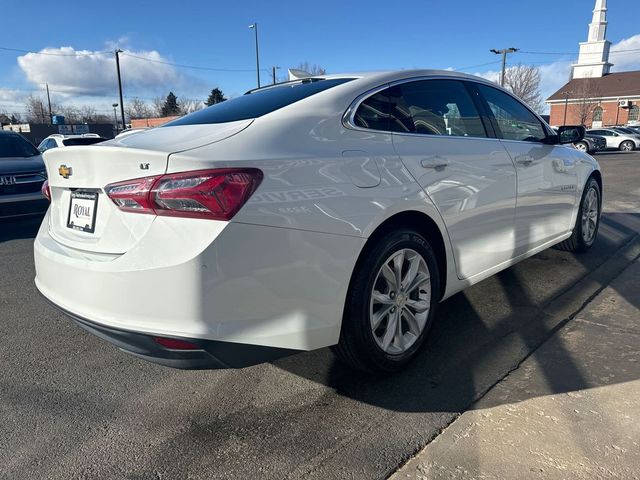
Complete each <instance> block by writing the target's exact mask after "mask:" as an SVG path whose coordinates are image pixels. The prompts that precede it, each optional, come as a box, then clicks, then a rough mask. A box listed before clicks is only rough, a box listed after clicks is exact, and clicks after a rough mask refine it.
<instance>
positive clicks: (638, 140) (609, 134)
mask: <svg viewBox="0 0 640 480" xmlns="http://www.w3.org/2000/svg"><path fill="white" fill-rule="evenodd" d="M587 135H589V136H592V135H599V136H601V137H604V138H605V139H606V140H607V149H616V150H620V151H621V152H631V151H633V150H637V149H639V148H640V137H639V136H637V135H633V134H628V133H624V132H621V131H617V130H616V128H598V129H592V130H587Z"/></svg>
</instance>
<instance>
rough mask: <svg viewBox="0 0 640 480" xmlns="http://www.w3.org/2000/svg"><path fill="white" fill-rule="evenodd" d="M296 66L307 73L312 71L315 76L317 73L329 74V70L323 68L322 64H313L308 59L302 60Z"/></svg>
mask: <svg viewBox="0 0 640 480" xmlns="http://www.w3.org/2000/svg"><path fill="white" fill-rule="evenodd" d="M296 68H297V69H298V70H302V71H305V72H307V73H310V74H311V75H313V76H315V75H326V74H327V70H326V69H324V68H322V67H321V66H320V65H318V64H315V63H314V64H313V65H311V64H310V63H309V62H306V61H305V62H302V63H301V64H300V65H298V66H297V67H296Z"/></svg>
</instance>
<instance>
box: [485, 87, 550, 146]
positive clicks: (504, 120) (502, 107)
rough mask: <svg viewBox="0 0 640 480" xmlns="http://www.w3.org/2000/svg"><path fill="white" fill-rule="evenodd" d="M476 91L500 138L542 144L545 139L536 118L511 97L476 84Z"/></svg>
mask: <svg viewBox="0 0 640 480" xmlns="http://www.w3.org/2000/svg"><path fill="white" fill-rule="evenodd" d="M478 89H479V90H480V93H481V94H482V96H483V97H484V99H485V100H486V101H487V103H488V104H489V108H490V109H491V112H492V113H493V116H494V117H495V119H496V122H497V124H498V128H499V129H500V132H501V133H502V138H504V139H506V140H519V141H525V142H542V141H544V140H545V139H546V138H547V134H546V132H545V129H544V127H543V126H542V123H540V121H539V120H538V118H537V117H536V116H535V115H534V114H533V113H531V111H530V110H529V109H528V108H527V107H525V106H524V105H523V104H522V103H520V102H519V101H518V100H516V99H515V98H513V97H512V96H511V95H508V94H506V93H504V92H502V91H500V90H498V89H497V88H493V87H490V86H488V85H483V84H478Z"/></svg>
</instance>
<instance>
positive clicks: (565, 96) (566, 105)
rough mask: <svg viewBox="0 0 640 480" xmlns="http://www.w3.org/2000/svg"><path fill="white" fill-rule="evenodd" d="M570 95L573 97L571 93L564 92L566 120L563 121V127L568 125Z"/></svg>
mask: <svg viewBox="0 0 640 480" xmlns="http://www.w3.org/2000/svg"><path fill="white" fill-rule="evenodd" d="M569 95H571V92H569V91H566V92H564V120H563V121H562V125H566V124H567V109H568V108H569Z"/></svg>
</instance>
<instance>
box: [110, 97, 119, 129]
mask: <svg viewBox="0 0 640 480" xmlns="http://www.w3.org/2000/svg"><path fill="white" fill-rule="evenodd" d="M111 106H112V107H113V120H114V122H115V127H116V135H117V134H118V114H117V113H116V108H118V104H117V103H114V104H113V105H111Z"/></svg>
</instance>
